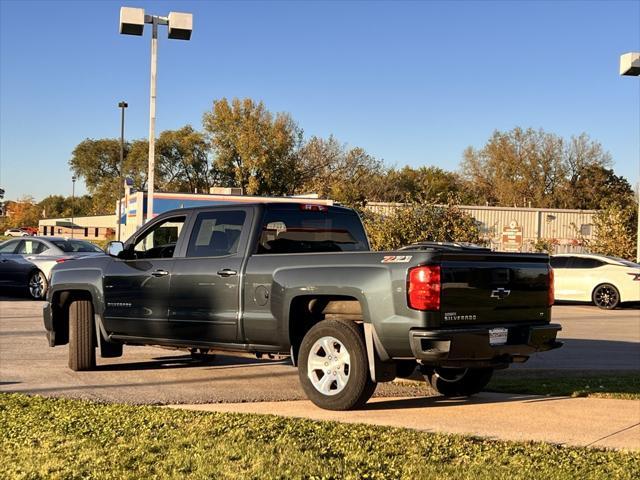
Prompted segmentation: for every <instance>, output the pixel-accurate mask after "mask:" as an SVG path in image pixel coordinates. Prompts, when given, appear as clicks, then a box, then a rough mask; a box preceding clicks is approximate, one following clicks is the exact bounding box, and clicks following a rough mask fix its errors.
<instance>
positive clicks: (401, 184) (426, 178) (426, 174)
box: [378, 166, 468, 203]
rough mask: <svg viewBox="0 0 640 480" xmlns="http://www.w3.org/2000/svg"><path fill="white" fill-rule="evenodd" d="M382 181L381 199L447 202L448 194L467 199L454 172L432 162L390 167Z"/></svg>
mask: <svg viewBox="0 0 640 480" xmlns="http://www.w3.org/2000/svg"><path fill="white" fill-rule="evenodd" d="M382 183H383V184H384V186H385V188H384V189H381V191H380V192H379V193H378V196H379V201H384V202H409V203H411V202H416V203H447V202H448V201H449V199H450V198H452V197H464V198H462V199H461V200H462V201H465V200H467V199H468V198H467V197H468V196H467V195H466V193H465V190H464V188H462V180H461V179H460V177H459V176H458V175H457V174H456V173H453V172H447V171H446V170H443V169H441V168H438V167H433V166H432V167H419V168H411V167H408V166H407V167H404V168H402V169H401V170H395V169H391V170H389V171H387V173H386V175H385V176H384V178H383V179H382Z"/></svg>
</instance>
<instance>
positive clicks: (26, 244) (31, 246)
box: [17, 240, 47, 255]
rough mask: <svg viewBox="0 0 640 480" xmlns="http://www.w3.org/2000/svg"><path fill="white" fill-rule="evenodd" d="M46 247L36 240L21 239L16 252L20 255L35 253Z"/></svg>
mask: <svg viewBox="0 0 640 480" xmlns="http://www.w3.org/2000/svg"><path fill="white" fill-rule="evenodd" d="M46 249H47V247H46V245H45V244H44V243H42V242H38V241H36V240H23V241H22V243H21V244H20V248H18V252H17V253H20V254H22V255H37V254H39V253H42V252H44V251H45V250H46Z"/></svg>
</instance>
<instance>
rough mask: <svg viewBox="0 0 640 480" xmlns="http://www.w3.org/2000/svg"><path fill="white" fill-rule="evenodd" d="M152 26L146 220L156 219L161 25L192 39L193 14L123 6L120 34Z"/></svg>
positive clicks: (176, 35) (179, 37)
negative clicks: (148, 12) (148, 11)
mask: <svg viewBox="0 0 640 480" xmlns="http://www.w3.org/2000/svg"><path fill="white" fill-rule="evenodd" d="M145 23H149V24H151V26H152V29H151V87H150V89H149V90H150V91H149V172H148V174H147V221H148V220H150V219H152V218H153V191H154V177H155V154H156V152H155V149H156V145H155V142H156V137H155V135H156V132H155V130H156V73H157V64H158V25H167V27H168V30H169V38H174V39H177V40H189V39H190V38H191V31H192V30H193V15H191V14H190V13H180V12H169V16H168V17H160V16H157V15H145V13H144V8H130V7H121V8H120V33H122V34H125V35H142V33H143V31H144V24H145Z"/></svg>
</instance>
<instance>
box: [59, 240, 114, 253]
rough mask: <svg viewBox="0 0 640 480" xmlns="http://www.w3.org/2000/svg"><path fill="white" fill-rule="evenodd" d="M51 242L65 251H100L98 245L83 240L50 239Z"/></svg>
mask: <svg viewBox="0 0 640 480" xmlns="http://www.w3.org/2000/svg"><path fill="white" fill-rule="evenodd" d="M51 243H53V244H54V245H55V246H56V247H58V248H59V249H60V250H62V251H63V252H65V253H74V252H82V253H102V250H100V248H99V247H97V246H95V245H94V244H93V243H90V242H85V241H84V240H51Z"/></svg>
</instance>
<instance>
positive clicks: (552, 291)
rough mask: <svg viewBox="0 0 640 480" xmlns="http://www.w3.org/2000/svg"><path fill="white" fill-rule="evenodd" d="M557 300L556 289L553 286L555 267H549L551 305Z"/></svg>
mask: <svg viewBox="0 0 640 480" xmlns="http://www.w3.org/2000/svg"><path fill="white" fill-rule="evenodd" d="M554 301H555V290H554V286H553V268H551V267H549V306H551V305H553V302H554Z"/></svg>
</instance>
